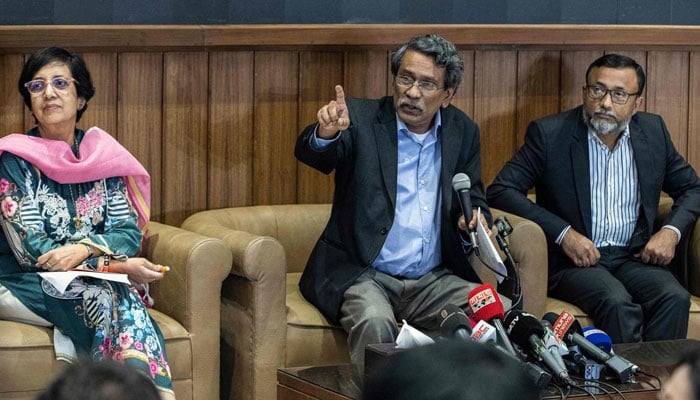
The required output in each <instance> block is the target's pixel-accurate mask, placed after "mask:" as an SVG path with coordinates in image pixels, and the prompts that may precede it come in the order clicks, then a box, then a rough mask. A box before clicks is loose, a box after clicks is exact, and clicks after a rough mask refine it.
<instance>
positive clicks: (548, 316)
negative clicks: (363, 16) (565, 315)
mask: <svg viewBox="0 0 700 400" xmlns="http://www.w3.org/2000/svg"><path fill="white" fill-rule="evenodd" d="M557 318H559V315H557V313H553V312H551V311H550V312H548V313H546V314H545V315H544V316H543V317H542V319H543V320H545V321H547V322H549V323H550V324H552V326H554V323H555V322H557Z"/></svg>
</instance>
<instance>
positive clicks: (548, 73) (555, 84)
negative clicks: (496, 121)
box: [513, 51, 561, 152]
mask: <svg viewBox="0 0 700 400" xmlns="http://www.w3.org/2000/svg"><path fill="white" fill-rule="evenodd" d="M560 71H561V57H560V54H559V52H558V51H523V52H520V53H519V54H518V76H517V79H518V87H517V92H516V96H515V98H516V103H517V106H516V107H517V110H518V111H517V112H518V115H517V121H516V125H515V132H516V134H517V139H518V140H517V146H518V147H520V146H521V145H522V144H523V141H524V140H523V139H524V137H525V130H526V129H527V125H528V124H529V123H530V121H532V120H534V119H537V118H542V117H544V116H546V115H549V114H554V113H557V112H559V103H560V100H559V98H560V93H561V88H560V82H561V77H560V76H559V73H560ZM513 152H515V149H513Z"/></svg>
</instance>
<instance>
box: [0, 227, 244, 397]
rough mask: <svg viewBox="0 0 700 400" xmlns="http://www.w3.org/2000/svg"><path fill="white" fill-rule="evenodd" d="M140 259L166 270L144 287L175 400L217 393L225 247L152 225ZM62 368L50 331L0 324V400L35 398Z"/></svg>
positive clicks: (226, 260) (228, 259)
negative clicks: (151, 301) (159, 332)
mask: <svg viewBox="0 0 700 400" xmlns="http://www.w3.org/2000/svg"><path fill="white" fill-rule="evenodd" d="M145 249H146V252H145V254H146V257H148V258H149V259H151V260H152V261H154V262H156V263H160V264H163V265H168V266H170V268H171V270H170V271H169V272H168V273H167V274H166V276H165V277H164V278H163V279H162V280H161V281H159V282H156V283H154V284H153V285H152V286H151V295H152V296H153V298H154V299H155V306H154V308H153V309H151V310H149V311H150V313H151V315H152V316H153V317H154V318H155V320H156V321H157V323H158V325H159V326H160V329H161V330H162V332H163V335H164V336H165V346H166V351H167V354H168V362H169V364H170V368H171V372H172V374H173V386H174V389H175V395H176V396H177V399H178V400H212V399H218V398H219V337H220V336H219V330H220V329H219V325H220V324H219V315H220V314H219V309H220V307H219V304H220V288H221V284H222V281H223V280H224V278H225V277H226V276H228V274H229V271H230V269H231V252H230V251H229V249H228V248H227V246H226V245H225V244H224V243H223V242H222V241H220V240H218V239H213V238H209V237H205V236H203V235H199V234H196V233H193V232H189V231H186V230H183V229H180V228H177V227H172V226H167V225H163V224H159V223H155V222H152V223H151V224H150V228H149V239H148V241H147V242H146V246H145ZM64 365H65V363H63V362H59V361H56V359H55V355H54V348H53V329H49V328H44V327H37V326H32V325H27V324H23V323H19V322H12V321H0V399H23V400H30V399H34V398H36V396H37V395H38V393H39V392H41V390H43V389H44V388H45V387H46V386H47V385H48V384H49V383H50V382H51V381H52V380H53V378H54V377H55V376H56V375H57V374H58V373H59V371H60V370H61V368H62V367H63V366H64Z"/></svg>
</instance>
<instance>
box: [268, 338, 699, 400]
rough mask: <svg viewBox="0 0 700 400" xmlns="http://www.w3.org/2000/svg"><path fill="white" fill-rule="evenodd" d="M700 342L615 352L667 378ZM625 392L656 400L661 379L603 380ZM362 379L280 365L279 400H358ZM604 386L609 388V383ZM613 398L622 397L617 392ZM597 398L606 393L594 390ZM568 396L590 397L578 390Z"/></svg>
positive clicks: (340, 368) (631, 398)
mask: <svg viewBox="0 0 700 400" xmlns="http://www.w3.org/2000/svg"><path fill="white" fill-rule="evenodd" d="M697 345H700V342H698V341H696V340H674V341H661V342H646V343H637V344H620V345H615V346H614V349H615V352H616V354H619V355H621V356H623V357H625V358H627V359H628V360H630V361H632V362H634V363H635V364H637V365H639V367H640V368H641V370H642V371H644V372H646V373H647V374H651V375H653V376H656V377H658V378H659V379H662V380H663V379H665V378H666V377H667V376H668V375H669V373H670V370H671V368H672V366H673V365H674V363H675V362H676V360H677V359H678V357H679V355H680V354H682V353H683V352H684V351H685V350H686V349H687V348H689V346H697ZM604 382H606V383H608V384H610V385H613V386H614V387H615V388H616V389H618V390H620V391H621V392H622V393H623V394H624V398H625V399H627V400H654V399H656V395H657V393H658V391H659V387H658V382H657V381H656V380H655V379H652V378H648V377H646V376H645V375H640V374H638V375H637V382H633V383H620V382H618V381H616V380H615V379H609V380H604ZM361 387H362V382H361V378H360V374H359V372H358V370H357V368H356V367H354V366H352V365H349V364H343V365H329V366H316V367H299V368H281V369H279V370H278V371H277V399H278V400H355V399H359V398H360V394H361ZM602 387H604V388H606V389H607V390H610V389H609V388H608V387H607V386H606V385H603V386H602ZM611 394H612V396H613V398H616V399H620V398H621V397H620V396H619V395H618V394H615V393H614V392H613V393H611ZM595 395H596V397H598V398H609V397H608V396H607V394H605V393H603V392H600V393H595ZM542 398H543V399H559V398H561V394H560V393H559V392H557V391H556V390H553V388H550V389H548V390H545V391H543V392H542ZM567 398H573V399H575V398H591V397H590V396H589V395H588V394H585V393H583V392H580V391H577V392H575V393H574V394H571V395H569V396H568V397H567Z"/></svg>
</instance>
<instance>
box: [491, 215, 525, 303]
mask: <svg viewBox="0 0 700 400" xmlns="http://www.w3.org/2000/svg"><path fill="white" fill-rule="evenodd" d="M493 225H494V226H495V227H496V242H497V243H498V247H500V248H501V251H503V254H505V255H506V259H505V262H504V265H505V267H506V271H507V272H508V276H507V277H506V279H505V280H503V282H501V283H500V284H499V285H498V288H499V292H501V290H503V292H504V293H508V294H511V296H513V297H512V298H511V299H512V300H513V305H512V306H511V309H514V310H522V307H523V294H522V287H521V286H520V272H519V271H518V268H517V265H516V263H515V260H514V259H513V254H511V252H510V246H509V245H508V242H507V241H506V239H505V238H506V237H507V236H508V235H509V234H510V233H511V232H513V227H512V226H511V225H510V223H509V222H508V220H507V219H506V217H498V218H496V221H494V224H493Z"/></svg>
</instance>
